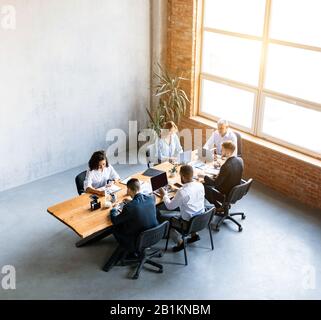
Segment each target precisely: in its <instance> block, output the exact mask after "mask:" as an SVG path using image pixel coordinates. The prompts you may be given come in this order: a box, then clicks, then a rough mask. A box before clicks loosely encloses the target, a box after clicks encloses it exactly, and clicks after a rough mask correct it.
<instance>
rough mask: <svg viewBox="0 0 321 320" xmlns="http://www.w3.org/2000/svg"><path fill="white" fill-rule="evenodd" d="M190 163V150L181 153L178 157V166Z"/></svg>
mask: <svg viewBox="0 0 321 320" xmlns="http://www.w3.org/2000/svg"><path fill="white" fill-rule="evenodd" d="M191 161H192V150H188V151H184V152H181V153H180V154H179V155H178V163H179V164H188V163H190V162H191Z"/></svg>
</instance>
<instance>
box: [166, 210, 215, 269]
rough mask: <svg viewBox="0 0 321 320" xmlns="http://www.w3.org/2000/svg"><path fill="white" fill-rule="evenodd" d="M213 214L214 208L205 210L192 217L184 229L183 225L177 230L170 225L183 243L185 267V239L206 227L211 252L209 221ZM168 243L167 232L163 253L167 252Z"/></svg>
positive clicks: (212, 245) (211, 237) (212, 244)
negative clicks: (179, 235)
mask: <svg viewBox="0 0 321 320" xmlns="http://www.w3.org/2000/svg"><path fill="white" fill-rule="evenodd" d="M214 212H215V208H211V209H209V210H207V211H206V212H205V213H203V214H199V215H197V216H195V217H193V218H192V219H191V220H190V221H189V222H188V226H187V227H185V228H184V226H183V224H182V225H181V227H179V228H176V227H173V226H172V225H171V224H170V228H174V229H175V230H176V231H178V232H179V233H180V234H181V235H182V240H183V243H184V257H185V265H186V266H187V264H188V262H187V253H186V243H187V237H188V236H189V235H190V234H192V233H196V232H199V231H201V230H203V229H205V228H206V227H208V231H209V234H210V239H211V247H212V250H214V243H213V236H212V232H211V221H212V219H213V215H214ZM168 241H169V232H168V234H167V240H166V247H165V251H166V250H167V247H168Z"/></svg>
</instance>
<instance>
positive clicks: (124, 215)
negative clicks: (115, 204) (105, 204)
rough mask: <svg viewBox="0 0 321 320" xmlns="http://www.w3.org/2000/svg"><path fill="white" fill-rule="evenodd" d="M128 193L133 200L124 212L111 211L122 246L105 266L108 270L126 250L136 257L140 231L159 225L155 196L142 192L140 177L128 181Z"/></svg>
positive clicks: (118, 240)
mask: <svg viewBox="0 0 321 320" xmlns="http://www.w3.org/2000/svg"><path fill="white" fill-rule="evenodd" d="M127 195H128V196H130V197H131V198H132V201H130V202H128V203H127V204H126V205H125V206H124V207H123V209H122V212H121V213H118V211H117V209H115V208H114V209H112V210H111V213H110V217H111V221H112V223H113V234H114V237H115V238H116V240H117V242H118V243H119V244H120V247H119V251H118V252H116V253H114V255H113V257H112V258H111V259H110V261H109V262H107V264H106V265H105V266H104V270H105V271H108V270H109V269H110V268H111V267H112V266H113V264H114V263H116V262H117V260H118V259H119V258H120V256H121V255H122V254H123V253H124V252H125V251H126V252H128V253H129V254H130V256H131V257H135V250H136V247H135V245H136V240H137V238H138V236H139V235H140V233H141V232H143V231H145V230H147V229H150V228H153V227H156V226H157V225H158V221H157V218H156V206H155V197H154V196H149V195H146V194H142V193H140V182H139V180H138V179H134V178H133V179H130V180H129V181H128V182H127Z"/></svg>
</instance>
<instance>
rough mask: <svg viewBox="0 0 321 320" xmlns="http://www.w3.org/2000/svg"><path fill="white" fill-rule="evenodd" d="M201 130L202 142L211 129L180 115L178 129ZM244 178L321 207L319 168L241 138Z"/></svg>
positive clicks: (320, 173) (320, 170)
mask: <svg viewBox="0 0 321 320" xmlns="http://www.w3.org/2000/svg"><path fill="white" fill-rule="evenodd" d="M184 128H190V129H202V130H203V144H204V143H205V141H206V129H209V128H211V127H210V126H206V125H203V124H201V123H200V122H198V121H195V120H191V119H189V118H183V120H182V122H181V124H180V129H184ZM242 157H243V160H244V167H245V168H244V177H245V178H246V179H248V178H253V179H254V180H256V181H259V182H261V183H262V184H264V185H267V186H269V187H271V188H272V189H274V190H276V191H278V192H280V193H282V194H284V195H286V196H288V197H290V198H294V199H297V200H299V201H301V202H302V203H305V204H307V205H308V206H311V207H316V208H320V209H321V187H320V186H321V169H320V167H319V166H316V165H312V164H309V163H307V162H305V161H301V160H299V159H296V158H294V157H291V156H287V155H285V154H283V153H280V152H278V151H276V150H274V149H272V148H269V147H265V146H262V145H260V144H258V143H255V142H253V141H250V140H248V139H247V138H246V137H245V136H243V139H242Z"/></svg>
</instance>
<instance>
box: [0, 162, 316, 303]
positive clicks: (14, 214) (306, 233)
mask: <svg viewBox="0 0 321 320" xmlns="http://www.w3.org/2000/svg"><path fill="white" fill-rule="evenodd" d="M83 168H84V167H80V168H75V169H72V170H69V171H67V172H64V173H60V174H56V175H54V176H51V177H48V178H45V179H42V180H39V181H36V182H33V183H30V184H28V185H24V186H21V187H18V188H15V189H12V190H9V191H6V192H2V193H0V270H1V268H2V266H4V265H13V266H14V267H15V268H16V289H15V290H3V289H2V288H1V286H0V299H320V298H321V250H320V244H321V212H320V210H315V209H311V208H308V207H306V206H304V205H301V204H299V203H297V202H295V201H293V200H290V199H287V198H285V197H284V196H282V195H279V194H278V193H275V192H273V191H271V190H270V189H268V188H266V187H264V186H262V185H260V184H258V183H254V185H253V188H252V190H251V191H250V193H249V194H248V195H247V197H246V198H244V199H243V200H242V201H240V202H239V203H238V204H237V205H235V207H234V211H240V210H241V211H244V212H246V215H247V219H246V220H245V221H242V222H241V223H242V224H243V226H244V230H243V232H242V233H238V232H237V231H236V230H237V229H236V228H235V226H234V225H231V224H229V223H228V222H227V223H226V225H223V226H222V228H221V231H220V232H219V233H215V232H214V231H213V235H214V242H215V250H214V251H211V250H210V242H209V235H208V233H207V232H206V231H204V232H202V233H201V238H202V239H201V241H199V242H197V243H194V244H193V245H190V246H189V248H188V256H189V265H188V266H187V267H185V266H184V265H183V263H184V256H183V253H182V252H180V253H173V252H170V251H169V252H168V253H166V254H165V255H164V257H163V258H161V259H160V261H161V262H162V263H163V265H164V273H163V274H158V273H154V272H152V271H150V270H146V269H143V271H142V273H141V276H140V279H139V280H131V279H129V278H128V277H129V276H130V275H131V274H132V272H133V269H131V268H130V267H115V268H114V269H112V270H111V271H110V272H109V273H105V272H103V271H102V270H101V267H102V265H103V264H104V262H105V261H106V259H107V258H108V257H109V255H110V254H111V253H112V251H113V250H114V248H115V246H116V242H115V240H114V238H113V237H112V236H111V237H109V238H107V239H105V240H103V241H101V242H99V243H96V244H93V245H91V246H88V247H84V248H76V247H75V245H74V244H75V242H76V241H77V240H78V239H79V238H78V236H77V235H76V234H75V233H74V232H73V231H72V230H71V229H69V228H67V227H66V226H65V225H63V224H62V223H61V222H59V221H58V220H56V219H55V218H53V217H52V216H51V215H49V214H48V213H47V212H46V209H47V207H49V206H51V205H53V204H55V203H58V202H60V201H63V200H66V199H69V198H71V197H73V196H75V195H76V189H75V185H74V177H75V175H76V174H77V173H79V172H80V171H81V170H82V169H83ZM143 168H144V167H142V166H134V165H132V166H116V169H117V170H118V171H119V173H120V175H121V176H122V177H123V178H124V177H126V176H128V175H130V174H132V173H134V172H136V171H138V170H142V169H143ZM163 245H164V243H163V242H162V243H161V244H160V246H163ZM1 277H2V278H3V277H4V275H3V274H1V273H0V280H1ZM0 283H1V281H0Z"/></svg>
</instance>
